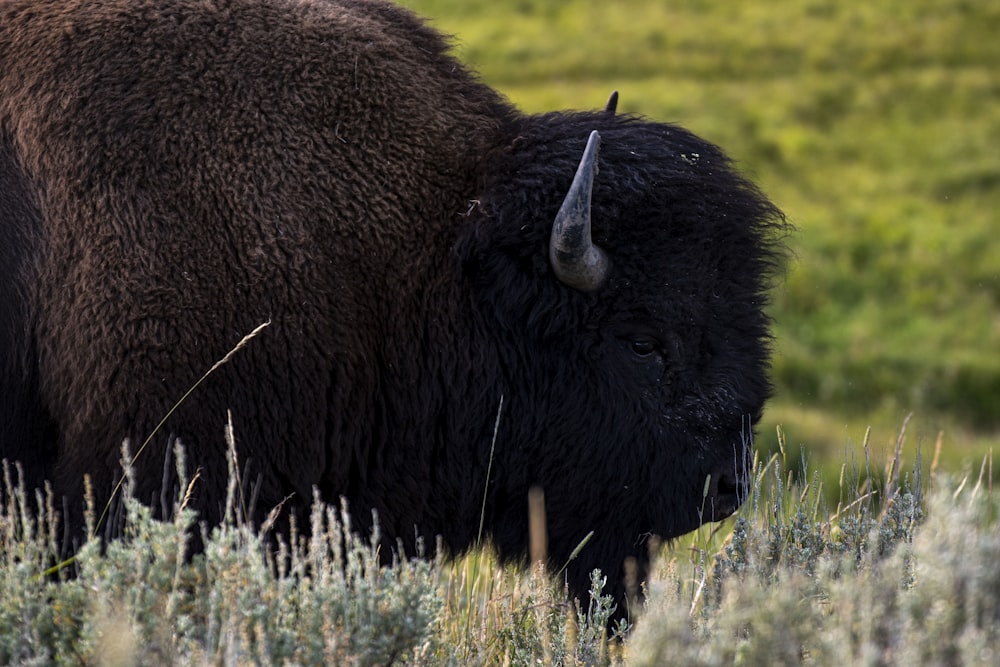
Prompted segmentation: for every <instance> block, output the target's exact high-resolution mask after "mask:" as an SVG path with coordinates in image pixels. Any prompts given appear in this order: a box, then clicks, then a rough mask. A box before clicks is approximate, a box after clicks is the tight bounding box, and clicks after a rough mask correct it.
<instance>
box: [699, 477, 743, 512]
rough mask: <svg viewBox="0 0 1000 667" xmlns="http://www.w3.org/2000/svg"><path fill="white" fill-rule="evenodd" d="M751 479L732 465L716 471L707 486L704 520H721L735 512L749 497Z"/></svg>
mask: <svg viewBox="0 0 1000 667" xmlns="http://www.w3.org/2000/svg"><path fill="white" fill-rule="evenodd" d="M748 488H749V479H748V477H747V475H746V474H745V473H743V472H741V471H737V470H735V469H733V468H732V467H729V468H728V469H720V470H716V471H714V472H713V473H712V474H711V476H710V477H709V479H708V481H707V484H706V488H705V502H704V506H703V510H702V522H703V523H704V522H709V521H721V520H722V519H725V518H726V517H728V516H730V515H732V514H735V512H736V510H738V509H739V508H740V505H742V504H743V501H744V499H746V497H747V491H748Z"/></svg>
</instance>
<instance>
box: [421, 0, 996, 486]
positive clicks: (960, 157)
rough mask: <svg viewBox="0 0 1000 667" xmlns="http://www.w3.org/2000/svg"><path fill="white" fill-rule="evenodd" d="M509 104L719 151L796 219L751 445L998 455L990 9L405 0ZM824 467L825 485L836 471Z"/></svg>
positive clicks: (781, 0)
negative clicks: (905, 445)
mask: <svg viewBox="0 0 1000 667" xmlns="http://www.w3.org/2000/svg"><path fill="white" fill-rule="evenodd" d="M405 4H407V5H408V6H410V7H412V8H414V9H415V10H417V11H418V12H420V13H421V14H423V15H425V16H428V17H430V19H431V22H432V24H433V25H435V26H436V27H438V28H439V29H441V30H443V31H445V32H447V33H450V34H452V35H455V36H456V37H455V44H456V50H457V53H458V54H459V56H460V58H461V59H462V60H464V61H465V62H467V63H468V64H469V65H470V66H472V67H473V68H475V69H476V70H477V71H478V72H479V73H480V74H481V76H482V77H483V79H484V80H485V81H486V82H487V83H489V84H491V85H493V86H494V87H496V88H498V89H500V90H501V91H502V92H504V93H505V94H506V95H507V96H508V97H509V98H510V99H511V100H512V101H513V102H514V103H516V104H517V105H518V106H519V107H520V108H522V109H523V110H525V111H526V112H539V111H544V110H550V109H558V108H575V109H589V108H596V107H600V106H601V105H603V103H604V101H605V99H606V98H607V95H608V93H609V92H610V91H611V90H612V89H617V90H619V91H620V92H621V104H620V106H619V109H621V110H623V111H626V112H630V113H637V114H642V115H644V116H648V117H650V118H652V119H655V120H658V121H667V122H676V123H679V124H681V125H684V126H686V127H688V128H689V129H692V130H693V131H695V132H697V133H699V134H701V135H702V136H704V137H705V138H707V139H709V140H711V141H714V142H715V143H718V144H720V145H721V146H723V147H724V148H725V149H726V150H727V151H728V152H729V153H730V154H731V155H732V156H733V157H734V158H735V159H736V160H737V161H738V163H739V164H740V165H741V166H742V168H743V169H744V170H745V171H746V172H748V173H749V174H751V175H752V176H753V177H755V178H756V179H757V180H758V181H759V182H760V184H761V185H762V187H763V188H764V190H765V191H766V192H768V193H769V194H770V195H771V196H772V198H773V199H774V200H775V201H776V202H777V203H778V204H779V205H780V206H781V207H782V208H783V209H784V210H785V212H786V213H787V215H788V217H789V219H790V220H791V221H792V222H793V223H794V224H795V225H796V227H797V230H798V231H797V233H796V234H795V236H794V237H793V238H792V239H791V243H790V244H791V248H792V250H793V253H794V256H793V260H792V262H791V264H790V265H789V267H788V273H787V277H786V280H785V281H784V283H783V284H782V285H781V286H780V287H779V288H778V289H777V291H776V292H775V295H774V297H775V298H774V304H773V307H772V312H773V315H774V319H775V332H776V336H777V337H776V343H775V359H774V376H775V381H776V385H777V394H776V397H775V399H774V401H773V402H772V404H771V407H770V409H769V411H768V413H767V415H766V417H765V424H764V426H763V427H762V434H763V436H762V437H761V438H760V443H759V444H760V445H761V446H762V447H764V448H765V449H768V450H769V451H773V449H774V447H775V438H774V436H773V433H774V427H775V425H777V424H782V425H783V426H784V428H785V431H786V433H787V434H788V437H789V442H790V444H791V445H792V446H798V445H799V444H802V445H804V451H805V452H807V453H808V454H809V456H810V457H813V458H814V459H816V460H818V461H820V462H822V461H826V460H830V461H834V462H836V461H839V460H841V459H842V458H843V454H844V451H845V449H851V450H853V451H855V452H856V451H857V448H858V447H859V446H860V444H861V443H862V442H863V440H864V437H865V431H866V429H867V427H869V426H871V427H872V434H871V437H870V440H871V443H872V445H873V446H874V447H877V448H882V449H891V448H892V445H893V442H894V439H895V433H896V432H897V430H898V429H899V427H900V426H901V424H902V422H903V420H904V418H905V417H906V415H907V414H909V413H910V412H913V413H914V417H913V419H912V421H911V423H910V425H909V430H910V438H909V442H910V443H911V445H912V449H911V451H909V452H908V456H910V458H911V459H913V458H915V456H916V449H917V446H918V445H919V446H920V447H921V448H922V450H923V451H924V453H925V454H927V453H928V452H932V451H933V449H934V446H935V443H936V441H937V439H938V435H939V433H942V432H943V435H942V441H943V443H944V446H943V447H942V449H941V454H940V456H941V460H942V463H943V465H945V466H946V467H947V468H950V469H953V470H962V469H963V468H967V467H968V466H970V465H972V463H973V462H978V461H979V460H981V458H982V455H983V454H984V453H985V452H986V451H988V450H989V449H990V448H991V447H992V446H993V445H995V444H996V443H998V442H1000V243H997V242H996V241H995V239H996V234H997V232H998V231H1000V224H998V221H997V211H1000V40H998V39H996V35H998V34H1000V5H998V4H996V3H986V2H969V1H967V0H912V1H911V0H896V1H890V2H881V3H872V2H832V1H822V0H814V1H808V0H775V1H774V2H767V3H745V2H743V3H741V2H707V1H699V0H678V1H676V2H673V1H672V2H651V1H648V0H647V1H643V0H624V1H622V2H615V3H591V2H585V1H581V0H567V1H560V2H556V1H555V0H539V1H535V2H529V1H524V2H510V3H496V2H489V1H486V0H466V1H459V0H406V2H405ZM831 466H832V467H831V468H830V470H831V472H829V475H831V476H832V475H835V474H836V473H835V469H836V467H837V465H836V463H833V464H831Z"/></svg>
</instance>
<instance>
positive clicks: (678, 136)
mask: <svg viewBox="0 0 1000 667" xmlns="http://www.w3.org/2000/svg"><path fill="white" fill-rule="evenodd" d="M513 136H514V138H513V139H512V140H511V141H510V142H509V143H507V144H506V145H505V146H504V147H503V148H501V149H499V150H497V151H496V152H495V153H494V154H493V155H491V156H490V159H489V160H488V161H487V163H486V164H485V165H484V176H483V184H482V190H483V192H484V195H483V196H482V197H481V198H480V204H481V205H480V206H479V207H478V209H477V211H478V212H477V213H476V214H475V219H474V220H473V221H472V224H470V226H469V233H468V235H467V236H466V237H465V238H464V239H463V241H462V243H460V245H459V253H460V255H461V256H462V258H463V260H464V270H465V272H466V273H467V274H468V276H470V277H471V283H472V285H473V286H474V287H473V288H472V289H473V290H474V295H473V299H474V302H475V303H476V304H477V313H478V318H479V323H480V327H481V328H482V330H483V331H484V332H485V333H484V336H485V337H486V338H488V339H489V340H491V341H493V344H494V345H495V346H496V354H495V357H496V358H497V359H499V360H500V369H499V371H498V373H499V374H500V375H501V376H502V383H501V384H502V390H503V393H504V395H505V400H506V407H505V409H504V415H503V417H502V423H501V426H500V430H499V433H498V438H497V442H496V468H495V469H496V473H495V475H493V476H492V478H491V480H490V484H489V489H490V491H489V494H488V502H487V509H486V512H487V520H488V521H489V522H490V524H491V527H492V531H493V537H494V541H495V543H496V545H497V547H498V548H499V550H500V552H501V553H502V554H508V555H510V556H511V557H514V556H515V555H517V554H521V553H523V551H524V539H525V538H524V536H525V535H526V532H527V530H526V525H525V524H526V518H525V514H526V512H525V503H524V498H525V495H526V493H527V491H528V489H529V488H530V487H532V486H538V487H541V488H542V489H543V490H544V493H545V498H546V510H547V523H548V536H549V544H548V547H549V552H548V553H549V557H550V559H551V562H552V563H553V564H554V565H556V566H559V565H562V564H563V563H564V562H565V561H566V559H568V558H569V555H570V553H571V552H572V550H573V549H574V547H576V546H577V545H578V544H579V543H580V541H581V540H582V539H583V538H584V537H585V536H586V535H587V533H589V532H590V531H594V538H593V539H592V541H591V542H590V543H589V544H588V545H587V546H586V547H585V548H584V550H583V551H582V553H581V554H580V556H579V558H578V559H577V561H575V562H574V563H572V564H571V565H570V567H569V570H568V578H569V581H570V584H571V586H572V587H573V588H574V589H576V590H577V591H578V592H585V591H586V587H587V582H588V577H589V573H590V570H591V569H592V568H594V567H600V568H602V569H603V570H604V571H605V572H606V573H608V574H610V575H611V576H612V577H614V576H615V570H616V568H620V567H621V566H622V564H623V562H624V561H625V559H626V558H627V557H630V556H631V557H635V558H637V559H638V560H639V562H640V563H642V562H644V560H645V558H646V555H647V551H648V545H647V544H646V540H647V538H648V537H649V536H652V535H657V536H660V537H662V538H667V539H669V538H673V537H676V536H679V535H681V534H683V533H685V532H688V531H690V530H692V529H694V528H696V527H697V526H699V525H701V524H702V523H703V522H707V521H714V520H719V519H722V518H725V517H727V516H729V515H730V514H732V513H733V512H735V511H736V509H737V508H738V507H739V505H740V503H741V502H742V500H743V499H744V497H745V495H746V489H747V476H748V467H749V465H748V461H749V460H750V459H751V453H750V443H751V438H752V431H753V428H754V425H755V424H756V422H757V421H758V419H759V417H760V415H761V411H762V408H763V405H764V402H765V400H766V398H767V397H768V394H769V383H768V380H767V372H766V371H767V365H768V339H769V338H768V318H767V316H766V314H765V312H764V306H765V304H766V297H765V292H766V290H767V288H768V283H769V277H770V276H771V275H772V274H773V270H774V268H775V266H776V265H777V264H778V259H779V258H780V254H781V245H780V237H781V230H782V229H783V226H784V221H783V217H782V215H781V213H780V212H779V211H778V210H777V209H776V208H775V207H774V206H773V205H772V204H771V203H770V202H769V201H768V200H767V199H766V198H765V197H764V196H763V195H762V194H761V193H760V192H759V190H758V189H757V188H756V187H754V186H753V185H752V184H750V183H749V182H748V181H747V180H745V179H744V178H742V177H741V176H739V175H738V174H737V173H736V171H735V170H734V169H733V167H732V165H731V163H730V161H729V160H728V159H727V158H726V157H725V156H724V155H723V153H722V152H721V151H720V150H719V149H718V148H716V147H715V146H713V145H711V144H709V143H707V142H705V141H703V140H701V139H699V138H697V137H695V136H694V135H692V134H690V133H689V132H687V131H685V130H682V129H680V128H678V127H674V126H670V125H664V124H654V123H649V122H644V121H640V120H637V119H635V118H631V117H615V116H613V114H611V113H607V112H605V113H604V114H575V115H546V116H541V117H534V118H530V119H528V120H526V121H525V122H524V124H523V125H522V126H520V127H518V128H516V130H515V133H514V135H513ZM585 144H586V145H585ZM581 155H582V159H581ZM577 162H579V164H577ZM567 193H568V194H567ZM619 580H620V579H619ZM618 588H619V591H620V589H621V588H622V586H621V584H620V583H619V584H618Z"/></svg>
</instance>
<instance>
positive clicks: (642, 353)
mask: <svg viewBox="0 0 1000 667" xmlns="http://www.w3.org/2000/svg"><path fill="white" fill-rule="evenodd" d="M631 345H632V352H634V353H635V355H636V356H638V357H648V356H649V355H651V354H653V353H654V352H656V350H657V346H656V341H655V340H653V339H652V338H645V337H643V338H636V339H634V340H633V341H632V343H631Z"/></svg>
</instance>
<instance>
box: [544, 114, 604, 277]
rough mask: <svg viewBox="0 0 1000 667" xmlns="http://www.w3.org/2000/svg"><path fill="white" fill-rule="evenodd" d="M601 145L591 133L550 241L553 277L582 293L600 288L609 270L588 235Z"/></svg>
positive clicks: (595, 132) (600, 251)
mask: <svg viewBox="0 0 1000 667" xmlns="http://www.w3.org/2000/svg"><path fill="white" fill-rule="evenodd" d="M600 145H601V135H600V134H598V133H597V131H596V130H595V131H593V132H591V133H590V139H589V140H588V141H587V148H586V149H585V150H584V151H583V158H582V159H581V160H580V166H579V167H578V168H577V170H576V176H574V177H573V184H572V185H571V186H570V188H569V193H567V195H566V199H564V200H563V203H562V206H561V207H560V208H559V213H557V214H556V219H555V223H553V225H552V238H551V239H550V240H549V263H550V264H552V270H553V271H554V272H555V274H556V277H557V278H559V280H560V281H561V282H563V283H564V284H566V285H568V286H569V287H572V288H573V289H577V290H580V291H581V292H592V291H594V290H596V289H597V288H598V287H600V286H601V284H602V283H603V282H604V279H605V278H607V276H608V270H609V269H610V262H609V261H608V256H607V255H606V254H605V252H604V251H603V250H601V249H600V248H599V247H597V246H596V245H594V242H593V240H592V238H591V234H590V193H591V190H592V189H593V184H594V175H595V174H596V173H597V149H598V147H600Z"/></svg>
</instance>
